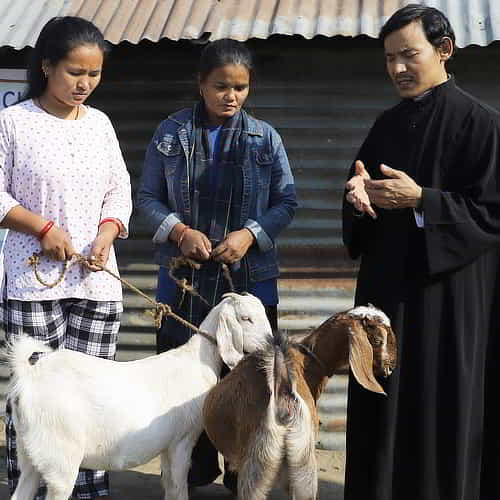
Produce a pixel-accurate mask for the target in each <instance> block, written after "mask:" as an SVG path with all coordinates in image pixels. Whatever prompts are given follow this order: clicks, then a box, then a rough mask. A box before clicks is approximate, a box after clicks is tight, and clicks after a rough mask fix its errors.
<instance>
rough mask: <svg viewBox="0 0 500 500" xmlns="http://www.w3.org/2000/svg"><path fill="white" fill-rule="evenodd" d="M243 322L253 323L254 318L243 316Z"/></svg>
mask: <svg viewBox="0 0 500 500" xmlns="http://www.w3.org/2000/svg"><path fill="white" fill-rule="evenodd" d="M241 321H249V322H250V323H253V321H252V318H251V317H250V316H242V317H241Z"/></svg>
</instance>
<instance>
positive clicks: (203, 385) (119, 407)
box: [7, 294, 271, 500]
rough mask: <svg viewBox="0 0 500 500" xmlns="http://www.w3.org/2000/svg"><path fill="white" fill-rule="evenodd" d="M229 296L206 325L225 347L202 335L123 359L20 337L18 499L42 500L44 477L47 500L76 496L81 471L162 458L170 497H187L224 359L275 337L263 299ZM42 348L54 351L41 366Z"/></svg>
mask: <svg viewBox="0 0 500 500" xmlns="http://www.w3.org/2000/svg"><path fill="white" fill-rule="evenodd" d="M229 295H230V296H229V297H227V298H224V299H223V300H222V301H221V303H219V304H218V305H217V306H216V307H215V308H214V309H213V310H212V311H211V312H210V313H209V314H208V316H207V318H206V319H205V320H204V321H203V323H202V324H201V326H200V329H201V330H203V331H205V332H208V333H209V334H210V335H211V336H213V337H214V338H216V339H217V345H215V344H214V343H212V342H210V341H209V340H208V339H205V338H204V337H202V336H201V335H194V336H193V337H192V338H191V339H190V340H189V342H187V343H186V344H185V345H183V346H181V347H179V348H177V349H174V350H171V351H168V352H165V353H163V354H160V355H157V356H151V357H148V358H145V359H141V360H138V361H130V362H116V361H110V360H104V359H100V358H95V357H91V356H88V355H85V354H81V353H78V352H75V351H71V350H65V349H60V350H58V351H54V352H51V350H50V349H49V348H47V347H46V346H45V345H43V344H42V343H40V342H37V341H35V340H33V339H31V338H28V337H25V336H22V337H20V338H18V339H13V340H12V341H11V343H10V345H9V346H8V349H7V358H8V363H9V365H10V368H11V370H12V372H13V377H12V382H11V386H10V390H9V399H10V401H11V402H12V409H13V420H14V425H15V428H16V431H17V445H18V450H17V451H18V460H19V465H20V468H21V477H20V481H19V485H18V487H17V489H16V491H15V493H14V495H13V496H12V500H32V498H33V496H34V493H35V491H36V489H37V487H38V482H39V479H40V477H41V478H43V480H44V481H45V482H46V483H47V488H48V492H47V497H46V498H47V500H67V498H68V497H69V496H70V495H71V491H72V489H73V486H74V482H75V479H76V475H77V473H78V469H79V467H84V468H89V469H106V470H122V469H127V468H130V467H135V466H137V465H140V464H143V463H146V462H148V461H149V460H151V459H152V458H153V457H155V456H157V455H159V454H161V462H162V482H163V486H164V489H165V500H167V499H179V500H187V498H188V489H187V474H188V469H189V465H190V457H191V451H192V449H193V447H194V445H195V443H196V441H197V439H198V437H199V435H200V433H201V431H202V407H203V401H204V398H205V396H206V394H207V392H208V390H209V389H210V388H211V387H212V386H213V385H215V384H216V382H217V380H218V377H219V374H220V369H221V367H222V361H223V360H224V361H225V362H226V363H227V364H228V365H229V366H230V367H233V366H234V365H235V364H236V363H237V362H238V361H239V359H240V358H241V357H242V356H243V351H245V352H252V351H254V350H256V349H257V348H259V347H261V346H262V344H263V342H264V340H265V338H266V337H267V336H269V335H271V327H270V325H269V322H268V320H267V318H266V315H265V310H264V307H263V306H262V304H261V303H260V301H259V300H258V299H256V298H255V297H253V296H251V295H243V296H238V295H236V294H229ZM33 352H44V353H46V354H44V355H43V356H41V357H40V359H39V360H38V361H37V362H36V363H35V364H33V365H31V364H30V363H29V358H30V356H31V354H32V353H33Z"/></svg>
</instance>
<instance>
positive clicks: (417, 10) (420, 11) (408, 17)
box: [379, 3, 455, 48]
mask: <svg viewBox="0 0 500 500" xmlns="http://www.w3.org/2000/svg"><path fill="white" fill-rule="evenodd" d="M414 21H420V22H421V23H422V28H423V30H424V33H425V36H426V37H427V40H428V41H429V43H431V44H432V45H434V47H436V48H437V47H440V46H441V43H442V42H443V38H444V37H448V38H450V39H451V41H452V42H453V48H455V33H454V31H453V28H452V27H451V24H450V21H448V18H447V17H446V16H445V15H444V14H443V13H442V12H441V11H440V10H437V9H435V8H434V7H428V6H426V5H421V4H415V3H412V4H409V5H407V6H406V7H403V8H401V9H399V10H397V11H396V12H395V13H394V14H393V15H392V16H391V17H390V18H389V19H388V20H387V22H386V23H385V24H384V25H383V26H382V29H381V30H380V33H379V39H380V41H381V42H382V43H384V40H385V39H386V37H387V36H388V35H390V34H391V33H393V32H394V31H398V30H400V29H401V28H404V27H405V26H407V25H408V24H410V23H412V22H414Z"/></svg>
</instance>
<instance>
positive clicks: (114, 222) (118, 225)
mask: <svg viewBox="0 0 500 500" xmlns="http://www.w3.org/2000/svg"><path fill="white" fill-rule="evenodd" d="M105 222H112V223H113V224H115V225H116V227H117V228H118V235H120V234H121V232H122V226H121V224H120V223H119V222H118V221H117V220H116V219H113V218H112V217H108V218H106V219H102V221H101V222H99V227H101V225H102V224H104V223H105Z"/></svg>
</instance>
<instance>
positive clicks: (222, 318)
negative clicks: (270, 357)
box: [215, 304, 243, 369]
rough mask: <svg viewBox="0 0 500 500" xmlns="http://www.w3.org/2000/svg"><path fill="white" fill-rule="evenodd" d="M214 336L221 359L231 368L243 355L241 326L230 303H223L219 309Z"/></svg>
mask: <svg viewBox="0 0 500 500" xmlns="http://www.w3.org/2000/svg"><path fill="white" fill-rule="evenodd" d="M215 338H216V339H217V348H218V349H219V354H220V356H221V358H222V360H223V361H224V363H226V365H227V366H229V368H230V369H233V368H234V367H235V366H236V365H237V364H238V362H239V361H240V359H241V358H242V357H243V328H242V327H241V325H240V324H239V323H238V320H237V319H236V315H235V313H234V307H233V306H232V305H230V304H224V305H223V306H222V308H221V310H220V313H219V319H218V322H217V331H216V332H215Z"/></svg>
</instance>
